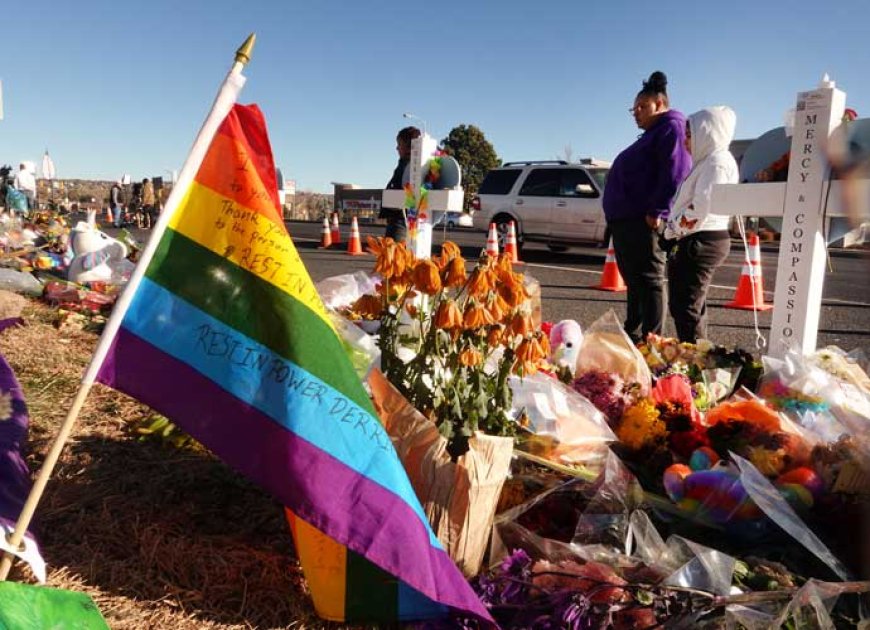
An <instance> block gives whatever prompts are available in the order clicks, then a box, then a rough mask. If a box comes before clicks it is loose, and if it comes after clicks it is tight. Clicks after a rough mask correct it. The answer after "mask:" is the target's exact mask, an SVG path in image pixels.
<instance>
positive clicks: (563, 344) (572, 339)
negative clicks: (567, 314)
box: [550, 319, 583, 373]
mask: <svg viewBox="0 0 870 630" xmlns="http://www.w3.org/2000/svg"><path fill="white" fill-rule="evenodd" d="M582 343H583V330H582V329H581V328H580V324H578V323H577V322H576V321H575V320H573V319H563V320H562V321H560V322H559V323H558V324H556V325H554V326H553V328H552V329H551V330H550V348H551V350H550V353H551V360H552V361H553V363H555V364H556V365H561V366H564V367H567V368H569V369H570V370H571V372H572V373H573V372H574V370H575V369H576V365H577V355H579V354H580V344H582Z"/></svg>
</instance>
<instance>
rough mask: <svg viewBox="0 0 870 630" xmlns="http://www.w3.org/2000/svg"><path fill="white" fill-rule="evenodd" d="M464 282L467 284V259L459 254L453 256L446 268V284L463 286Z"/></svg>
mask: <svg viewBox="0 0 870 630" xmlns="http://www.w3.org/2000/svg"><path fill="white" fill-rule="evenodd" d="M445 244H446V243H445ZM463 284H465V260H464V259H463V258H462V256H457V257H456V258H452V259H451V260H450V262H448V263H447V265H446V268H445V270H444V286H445V287H461V286H462V285H463Z"/></svg>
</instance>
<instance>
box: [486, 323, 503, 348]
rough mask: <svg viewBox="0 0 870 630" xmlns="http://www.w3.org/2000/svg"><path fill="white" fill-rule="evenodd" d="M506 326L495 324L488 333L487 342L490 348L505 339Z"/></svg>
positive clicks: (498, 344)
mask: <svg viewBox="0 0 870 630" xmlns="http://www.w3.org/2000/svg"><path fill="white" fill-rule="evenodd" d="M504 332H505V327H504V326H503V325H502V324H495V325H494V326H492V327H491V328H490V329H489V332H488V333H487V334H486V343H487V345H488V346H489V347H490V348H496V347H498V346H500V345H501V344H502V342H503V341H504Z"/></svg>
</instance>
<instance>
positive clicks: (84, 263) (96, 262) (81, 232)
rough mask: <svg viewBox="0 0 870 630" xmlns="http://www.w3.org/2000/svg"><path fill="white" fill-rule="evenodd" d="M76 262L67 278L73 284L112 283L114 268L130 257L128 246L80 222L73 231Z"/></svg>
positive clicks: (73, 248) (72, 263)
mask: <svg viewBox="0 0 870 630" xmlns="http://www.w3.org/2000/svg"><path fill="white" fill-rule="evenodd" d="M70 242H71V243H72V253H73V259H72V262H70V264H69V271H68V272H67V278H69V280H71V281H72V282H76V283H78V284H82V283H84V282H110V281H111V280H112V273H113V272H112V267H113V266H115V265H116V264H117V263H120V262H121V261H123V260H124V259H125V258H127V246H126V245H124V243H122V242H120V241H118V240H117V239H114V238H112V237H110V236H109V235H107V234H106V233H104V232H100V231H99V230H97V229H96V228H95V227H94V226H92V225H89V224H88V223H85V222H84V221H79V222H78V223H77V224H76V226H75V227H74V228H73V230H72V238H71V240H70Z"/></svg>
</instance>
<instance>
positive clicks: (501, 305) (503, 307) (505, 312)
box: [490, 293, 511, 322]
mask: <svg viewBox="0 0 870 630" xmlns="http://www.w3.org/2000/svg"><path fill="white" fill-rule="evenodd" d="M492 301H493V303H494V305H495V307H494V308H497V309H498V311H499V312H500V313H501V315H500V316H499V317H495V310H494V309H490V312H491V313H493V317H495V319H496V321H499V322H505V321H507V317H508V316H509V315H510V312H511V306H510V304H508V303H507V302H505V301H504V298H503V297H502V296H500V295H499V294H498V293H493V294H492Z"/></svg>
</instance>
